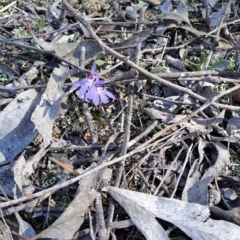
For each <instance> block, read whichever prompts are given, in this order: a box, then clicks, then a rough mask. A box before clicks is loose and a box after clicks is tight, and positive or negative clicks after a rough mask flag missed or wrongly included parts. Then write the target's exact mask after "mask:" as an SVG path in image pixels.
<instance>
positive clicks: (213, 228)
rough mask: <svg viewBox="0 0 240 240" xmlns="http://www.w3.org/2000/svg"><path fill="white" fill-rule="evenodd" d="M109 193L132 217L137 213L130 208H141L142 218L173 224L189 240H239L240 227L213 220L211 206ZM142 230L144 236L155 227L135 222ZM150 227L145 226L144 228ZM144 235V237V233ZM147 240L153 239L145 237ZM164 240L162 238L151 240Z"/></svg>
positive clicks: (127, 192)
mask: <svg viewBox="0 0 240 240" xmlns="http://www.w3.org/2000/svg"><path fill="white" fill-rule="evenodd" d="M108 193H109V194H111V196H112V197H113V198H114V199H116V200H117V201H119V203H120V204H121V205H122V206H123V208H125V207H126V208H125V210H126V211H127V212H128V214H129V215H130V216H131V215H133V214H136V213H134V211H135V209H133V210H131V208H128V207H127V206H128V204H131V205H130V206H134V205H137V206H138V209H141V214H144V212H148V214H151V215H152V218H154V217H158V218H160V219H163V220H165V221H167V222H170V223H172V224H174V225H175V226H177V227H178V228H180V229H181V230H182V231H184V232H185V233H186V234H187V235H188V236H189V237H191V238H192V239H194V240H202V239H209V240H238V239H239V232H240V227H238V226H237V225H235V224H232V223H229V222H226V221H221V220H220V221H218V220H213V219H211V218H209V215H210V212H209V208H208V207H207V206H203V205H200V204H196V203H186V202H182V201H180V200H176V199H169V198H164V197H156V196H153V195H149V194H145V193H139V192H134V191H130V190H125V189H119V188H115V187H109V189H108ZM132 220H133V221H134V223H135V225H136V226H139V225H142V226H140V227H139V230H140V231H142V233H143V229H142V228H143V227H145V228H150V229H151V223H152V222H150V224H148V223H145V222H143V221H144V220H142V219H141V221H139V220H138V219H135V218H134V219H132ZM144 224H146V225H145V226H143V225H144ZM143 234H144V233H143ZM145 237H146V238H147V239H148V237H150V235H149V236H145ZM149 239H150V238H149ZM151 239H161V238H151Z"/></svg>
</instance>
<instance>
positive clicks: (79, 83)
mask: <svg viewBox="0 0 240 240" xmlns="http://www.w3.org/2000/svg"><path fill="white" fill-rule="evenodd" d="M81 86H82V83H81V82H76V83H74V84H73V85H72V87H71V88H70V92H73V91H74V90H76V89H77V88H80V87H81Z"/></svg>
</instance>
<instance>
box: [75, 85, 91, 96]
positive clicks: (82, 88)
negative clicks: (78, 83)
mask: <svg viewBox="0 0 240 240" xmlns="http://www.w3.org/2000/svg"><path fill="white" fill-rule="evenodd" d="M88 87H89V86H88V84H84V85H83V86H82V87H81V88H80V90H79V91H78V92H77V96H78V97H79V98H81V99H83V98H84V96H85V94H86V92H87V90H88Z"/></svg>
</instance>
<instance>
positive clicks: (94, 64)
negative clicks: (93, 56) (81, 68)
mask: <svg viewBox="0 0 240 240" xmlns="http://www.w3.org/2000/svg"><path fill="white" fill-rule="evenodd" d="M95 72H96V63H95V62H93V65H92V68H91V73H92V74H93V75H95Z"/></svg>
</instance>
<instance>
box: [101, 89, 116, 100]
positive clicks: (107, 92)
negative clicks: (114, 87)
mask: <svg viewBox="0 0 240 240" xmlns="http://www.w3.org/2000/svg"><path fill="white" fill-rule="evenodd" d="M103 92H104V94H105V95H107V96H108V97H109V98H112V99H116V98H115V97H114V95H113V94H112V93H111V92H109V91H107V90H103Z"/></svg>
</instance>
